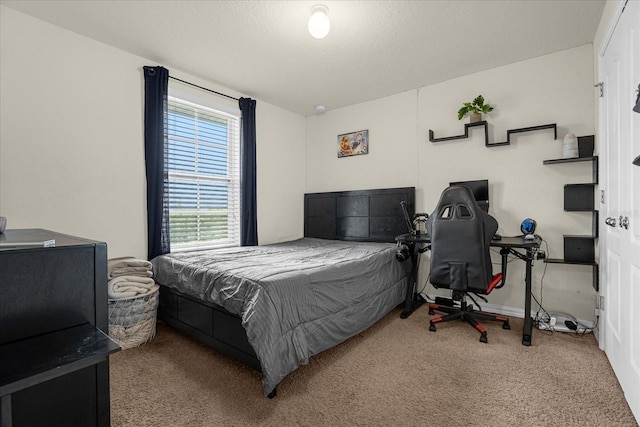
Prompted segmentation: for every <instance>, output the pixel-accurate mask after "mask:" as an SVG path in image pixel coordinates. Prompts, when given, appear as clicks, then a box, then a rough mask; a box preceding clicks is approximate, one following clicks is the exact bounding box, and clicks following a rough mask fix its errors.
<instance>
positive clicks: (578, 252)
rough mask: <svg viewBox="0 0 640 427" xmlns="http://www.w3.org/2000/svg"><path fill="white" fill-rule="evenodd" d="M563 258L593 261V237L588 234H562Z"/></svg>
mask: <svg viewBox="0 0 640 427" xmlns="http://www.w3.org/2000/svg"><path fill="white" fill-rule="evenodd" d="M564 260H565V261H569V262H584V263H593V262H595V249H594V239H593V237H589V236H564Z"/></svg>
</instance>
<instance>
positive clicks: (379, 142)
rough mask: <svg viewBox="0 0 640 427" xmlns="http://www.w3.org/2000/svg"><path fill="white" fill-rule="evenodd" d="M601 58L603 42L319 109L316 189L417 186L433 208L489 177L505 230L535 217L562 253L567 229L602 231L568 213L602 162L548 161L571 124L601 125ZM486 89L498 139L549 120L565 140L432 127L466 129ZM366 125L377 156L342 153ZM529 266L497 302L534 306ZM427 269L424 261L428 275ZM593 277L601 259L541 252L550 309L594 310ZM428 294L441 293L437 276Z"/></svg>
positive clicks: (512, 273)
mask: <svg viewBox="0 0 640 427" xmlns="http://www.w3.org/2000/svg"><path fill="white" fill-rule="evenodd" d="M592 61H593V49H592V46H591V45H585V46H581V47H578V48H574V49H570V50H567V51H563V52H558V53H555V54H552V55H547V56H543V57H539V58H534V59H531V60H527V61H523V62H519V63H516V64H512V65H508V66H504V67H499V68H495V69H491V70H487V71H484V72H480V73H476V74H472V75H468V76H464V77H461V78H457V79H454V80H449V81H446V82H443V83H440V84H435V85H432V86H428V87H424V88H421V89H420V90H418V91H409V92H405V93H402V94H398V95H395V96H391V97H387V98H384V99H379V100H376V101H372V102H367V103H364V104H359V105H354V106H350V107H347V108H343V109H339V110H335V111H330V112H328V113H326V114H324V115H320V116H315V117H309V118H307V186H306V189H307V191H333V190H345V189H360V188H374V187H394V186H416V187H417V206H416V209H417V210H418V211H426V212H431V211H432V210H433V207H434V206H435V204H436V203H437V201H438V198H439V195H440V193H441V191H442V189H444V188H445V187H446V186H447V185H448V183H449V182H450V181H458V180H470V179H485V178H486V179H489V182H490V198H491V208H490V213H492V214H493V215H494V216H495V217H496V218H497V219H498V221H499V223H500V229H499V232H500V233H501V234H503V235H516V234H519V233H520V223H521V222H522V220H523V219H524V218H527V217H531V218H534V219H535V220H536V221H537V223H538V233H539V234H541V235H542V237H543V238H544V239H545V240H546V241H547V242H548V255H549V256H550V257H553V258H562V257H563V240H562V235H563V234H578V235H586V234H590V232H591V216H590V214H589V213H582V212H579V213H570V212H564V210H563V189H564V185H565V184H568V183H581V182H591V167H590V163H584V164H583V163H579V164H564V165H553V166H545V165H543V164H542V162H543V160H546V159H555V158H559V157H560V156H561V140H562V138H563V137H564V135H566V134H567V133H568V132H574V133H575V134H576V135H579V136H580V135H592V134H594V131H595V130H594V128H595V127H594V101H593V96H592V93H593V92H592V91H593V69H592V68H593V67H592ZM478 94H483V95H484V96H485V97H486V99H487V102H489V103H490V104H492V105H494V106H495V108H496V109H495V112H492V113H491V114H490V115H489V116H488V117H487V119H488V121H489V123H490V128H489V129H490V140H491V141H492V142H502V141H506V131H507V129H515V128H523V127H529V126H536V125H542V124H548V123H557V126H558V140H555V141H554V139H553V132H552V131H550V130H543V131H537V132H532V133H526V134H520V135H517V136H515V135H514V136H512V143H511V145H508V146H503V147H493V148H487V147H485V145H484V137H483V132H482V130H481V129H480V128H476V130H473V131H472V133H471V136H470V138H468V139H463V140H457V141H450V142H441V143H436V144H433V143H431V142H429V139H428V130H429V129H433V130H434V132H435V136H436V137H444V136H451V135H459V134H461V133H463V132H464V126H463V123H466V122H468V118H465V119H463V120H462V121H458V120H457V111H458V109H459V108H460V107H461V106H462V103H463V102H464V101H470V100H471V99H473V98H474V97H475V96H476V95H478ZM360 129H369V130H370V154H369V155H364V156H357V157H349V158H341V159H338V158H337V154H336V144H337V142H336V136H337V135H338V134H340V133H345V132H348V131H354V130H360ZM427 259H428V258H426V257H425V260H424V261H426V260H427ZM496 260H497V258H496ZM523 264H524V263H522V262H513V263H511V264H510V265H509V273H508V286H507V287H506V288H504V289H501V290H500V291H497V292H495V293H492V294H491V295H490V303H492V304H496V305H501V306H506V307H514V308H519V309H523V308H524V268H523ZM545 267H546V274H545V273H544V270H545ZM427 273H428V263H427V262H423V264H422V268H421V283H425V282H426V280H427ZM543 274H544V279H543ZM591 275H592V272H591V268H590V267H585V266H570V265H559V264H549V265H547V264H544V263H542V262H537V263H536V264H535V267H534V294H535V295H536V297H538V298H540V287H541V286H544V292H543V295H542V296H543V301H542V304H543V306H544V307H545V308H547V310H549V311H554V312H558V311H562V312H567V313H570V314H572V315H574V316H576V317H578V318H580V319H587V320H589V319H593V317H594V313H593V307H594V298H595V291H594V289H593V287H592V280H591ZM427 293H433V288H432V287H431V286H427Z"/></svg>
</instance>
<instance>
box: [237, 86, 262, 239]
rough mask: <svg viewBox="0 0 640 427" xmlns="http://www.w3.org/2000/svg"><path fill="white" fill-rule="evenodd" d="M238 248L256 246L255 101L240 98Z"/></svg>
mask: <svg viewBox="0 0 640 427" xmlns="http://www.w3.org/2000/svg"><path fill="white" fill-rule="evenodd" d="M239 104H240V111H241V112H242V129H241V133H240V162H241V164H240V246H255V245H257V244H258V215H257V209H256V101H255V100H253V99H251V98H240V100H239Z"/></svg>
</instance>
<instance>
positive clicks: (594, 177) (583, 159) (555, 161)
mask: <svg viewBox="0 0 640 427" xmlns="http://www.w3.org/2000/svg"><path fill="white" fill-rule="evenodd" d="M581 138H582V137H581ZM576 162H591V165H592V167H591V170H592V174H591V176H592V181H593V182H592V183H591V184H597V183H598V156H590V157H571V158H568V159H552V160H543V161H542V164H543V165H555V164H558V163H576Z"/></svg>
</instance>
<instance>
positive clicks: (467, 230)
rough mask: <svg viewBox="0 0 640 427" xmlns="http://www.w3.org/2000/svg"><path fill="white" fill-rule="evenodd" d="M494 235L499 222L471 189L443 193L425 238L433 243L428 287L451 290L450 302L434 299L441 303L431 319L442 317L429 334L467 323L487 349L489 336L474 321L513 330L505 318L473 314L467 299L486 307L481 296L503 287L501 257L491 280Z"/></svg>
mask: <svg viewBox="0 0 640 427" xmlns="http://www.w3.org/2000/svg"><path fill="white" fill-rule="evenodd" d="M497 230H498V222H497V221H496V220H495V219H494V218H493V217H492V216H491V215H489V214H488V213H486V212H484V211H483V210H482V208H480V206H478V203H477V202H476V200H475V198H474V197H473V193H472V192H471V190H470V189H469V188H467V187H464V186H456V185H453V186H451V187H448V188H446V189H445V190H444V191H443V192H442V195H441V196H440V201H439V202H438V205H437V206H436V208H435V210H434V211H433V213H432V214H431V216H430V217H429V219H428V220H427V233H428V234H429V236H430V238H431V273H430V281H431V284H433V286H434V287H436V288H448V289H451V290H452V299H451V300H449V299H442V302H441V301H440V300H441V299H440V298H438V300H439V301H438V302H441V303H439V304H430V305H429V314H431V315H433V314H434V310H437V311H440V312H443V313H446V315H444V316H440V317H434V318H432V319H431V321H430V322H429V323H430V324H429V330H430V331H435V330H436V324H437V323H441V322H448V321H450V320H455V319H460V320H465V321H466V322H468V323H469V324H470V325H471V326H473V327H474V328H475V329H476V330H478V332H480V341H481V342H485V343H486V342H487V331H486V330H485V329H484V328H483V327H482V325H481V324H480V323H478V320H496V321H500V322H502V328H503V329H511V327H510V326H509V319H508V318H507V317H505V316H498V315H494V314H490V313H484V312H481V311H475V310H474V309H473V305H472V304H467V301H466V297H467V296H469V297H470V298H471V299H472V300H473V302H474V303H475V305H476V306H478V304H477V302H476V300H475V299H474V298H473V297H472V296H471V295H470V294H474V295H476V296H477V297H478V298H480V299H482V300H484V301H485V302H487V299H486V298H484V297H483V296H482V295H488V294H489V293H490V292H491V291H492V290H493V289H496V288H500V287H502V286H504V281H505V279H506V274H507V269H506V256H503V257H502V271H501V272H500V273H498V274H496V275H493V272H492V265H491V255H490V252H489V245H490V243H491V239H492V238H493V236H494V235H495V233H496V231H497ZM481 294H482V295H481ZM456 301H459V302H460V303H459V307H456V306H455V302H456ZM478 307H479V306H478Z"/></svg>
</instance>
